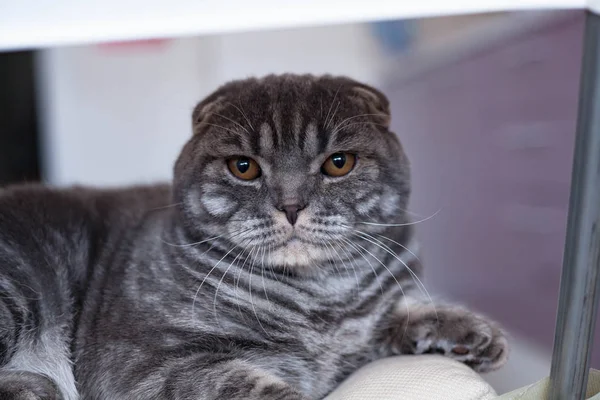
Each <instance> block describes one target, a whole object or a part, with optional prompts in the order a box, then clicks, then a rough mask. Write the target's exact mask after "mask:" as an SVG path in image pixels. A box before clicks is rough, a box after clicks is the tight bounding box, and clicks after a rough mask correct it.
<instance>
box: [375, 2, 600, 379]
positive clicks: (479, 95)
mask: <svg viewBox="0 0 600 400" xmlns="http://www.w3.org/2000/svg"><path fill="white" fill-rule="evenodd" d="M582 28H583V14H582V13H578V12H577V13H565V18H560V19H557V20H556V21H555V22H553V23H551V24H549V25H548V26H545V27H543V28H538V29H536V30H533V31H531V32H529V33H527V34H525V35H523V36H521V37H518V38H516V39H508V40H506V41H504V42H503V43H500V44H495V45H493V46H492V47H490V48H488V49H487V50H485V51H482V52H478V53H475V54H472V55H471V56H469V57H467V58H464V59H462V60H461V61H460V62H457V63H451V64H448V65H445V66H444V67H443V68H439V69H436V70H434V71H433V72H431V73H425V74H422V75H421V76H419V77H418V78H416V79H415V78H413V79H410V80H407V81H405V82H394V81H393V80H392V81H390V82H388V87H387V88H384V89H385V91H386V92H387V93H388V94H389V95H390V97H391V100H392V107H393V114H392V115H393V118H394V121H393V125H394V129H395V131H396V132H397V133H398V134H399V136H400V138H401V140H402V141H403V143H404V146H405V148H406V151H407V152H408V154H409V157H410V158H411V161H412V165H413V181H414V194H413V201H412V206H411V209H412V210H413V211H415V212H418V213H419V214H421V215H424V216H427V215H430V214H432V213H434V212H435V211H437V210H438V209H439V208H441V211H440V212H439V214H437V215H436V216H435V217H434V218H432V219H431V220H429V221H427V222H424V223H422V224H421V225H420V228H419V232H420V236H421V239H422V242H423V248H424V262H425V264H426V270H427V272H426V279H427V282H428V287H429V288H430V289H432V291H435V292H437V293H442V294H444V295H446V296H448V297H451V298H454V299H456V300H459V301H462V302H465V303H467V304H470V305H472V306H474V307H475V308H478V309H480V310H482V311H483V312H485V313H488V314H490V315H491V316H493V317H495V318H496V319H498V320H500V321H501V322H502V323H503V324H504V325H506V326H507V327H508V329H509V330H510V331H513V332H515V333H518V334H520V335H521V336H526V337H527V338H528V339H530V340H531V341H534V342H537V343H540V344H541V345H542V346H544V347H545V348H547V349H548V350H550V349H551V348H552V342H553V338H554V324H555V317H556V315H555V313H556V306H557V298H558V285H559V280H560V268H561V262H562V246H563V240H564V235H565V225H566V212H567V204H568V194H569V181H570V173H571V162H572V152H573V144H574V133H575V120H576V114H577V98H578V84H579V68H580V59H581V49H582ZM596 337H597V338H598V339H599V340H598V341H597V343H600V335H598V334H597V335H596ZM598 350H600V349H597V351H595V353H594V357H593V365H594V366H595V367H596V368H597V367H600V352H599V351H598Z"/></svg>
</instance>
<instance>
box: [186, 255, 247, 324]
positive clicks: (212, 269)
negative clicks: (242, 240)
mask: <svg viewBox="0 0 600 400" xmlns="http://www.w3.org/2000/svg"><path fill="white" fill-rule="evenodd" d="M237 247H239V246H238V245H235V246H234V247H232V248H231V250H229V251H228V252H227V253H225V255H224V256H223V257H221V259H220V260H219V261H217V263H216V264H215V265H214V266H213V267H212V268H211V269H210V271H208V274H206V275H205V276H204V279H202V282H201V283H200V286H198V289H197V290H196V293H195V294H194V300H193V301H192V315H194V307H195V305H196V298H197V297H198V293H200V289H202V285H204V282H206V279H207V278H208V277H209V276H210V274H212V272H213V271H214V270H215V269H216V268H217V266H218V265H219V264H220V263H221V261H223V260H224V259H225V257H227V256H228V255H229V254H230V253H231V252H232V251H233V250H235V249H236V248H237Z"/></svg>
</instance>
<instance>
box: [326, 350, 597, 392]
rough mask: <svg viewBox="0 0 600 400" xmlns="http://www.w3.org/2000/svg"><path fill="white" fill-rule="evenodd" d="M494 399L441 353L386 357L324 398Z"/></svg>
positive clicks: (474, 376)
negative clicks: (439, 354)
mask: <svg viewBox="0 0 600 400" xmlns="http://www.w3.org/2000/svg"><path fill="white" fill-rule="evenodd" d="M496 398H497V395H496V393H495V392H494V390H493V389H492V387H491V386H490V385H488V384H487V383H486V382H485V381H484V380H483V379H482V378H481V377H480V376H479V375H478V374H477V373H476V372H474V371H473V370H471V369H470V368H469V367H467V366H465V365H463V364H461V363H458V362H456V361H453V360H450V359H448V358H445V357H442V356H433V355H431V356H430V355H422V356H402V357H392V358H386V359H383V360H379V361H376V362H374V363H371V364H369V365H366V366H365V367H363V368H361V369H360V370H358V371H356V372H355V373H354V374H353V375H352V376H350V378H348V379H347V380H346V381H345V382H344V383H342V385H341V386H340V387H339V388H337V389H336V390H335V391H334V392H333V393H331V394H330V395H329V396H327V397H326V400H488V399H496ZM594 400H595V399H594Z"/></svg>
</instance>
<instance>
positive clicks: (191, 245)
mask: <svg viewBox="0 0 600 400" xmlns="http://www.w3.org/2000/svg"><path fill="white" fill-rule="evenodd" d="M225 235H226V234H225V233H224V234H222V235H219V236H213V237H210V238H208V239H204V240H201V241H199V242H194V243H186V244H175V243H169V242H167V241H166V240H164V239H162V238H161V239H160V240H161V242H163V243H164V244H166V245H168V246H173V247H193V246H197V245H199V244H202V243H206V242H209V241H211V240H215V239H219V238H221V237H223V236H225Z"/></svg>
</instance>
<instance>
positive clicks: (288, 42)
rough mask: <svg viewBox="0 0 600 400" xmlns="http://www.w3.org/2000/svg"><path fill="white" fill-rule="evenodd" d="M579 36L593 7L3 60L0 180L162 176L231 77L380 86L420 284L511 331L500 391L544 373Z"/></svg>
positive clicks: (597, 357)
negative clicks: (402, 177) (405, 178)
mask: <svg viewBox="0 0 600 400" xmlns="http://www.w3.org/2000/svg"><path fill="white" fill-rule="evenodd" d="M582 28H583V12H567V11H561V12H549V11H544V12H514V13H512V12H511V13H495V14H475V15H466V16H460V17H443V18H425V19H418V20H403V21H386V22H381V23H374V24H354V25H335V26H326V27H316V28H302V29H293V30H278V31H262V32H252V33H232V34H226V35H212V36H203V37H196V38H189V37H188V38H180V39H169V40H146V41H137V42H121V43H103V44H95V45H87V46H76V47H61V48H52V49H45V50H40V51H23V52H12V53H6V52H5V53H0V104H1V106H0V185H7V184H10V183H18V182H25V181H37V180H43V181H45V182H48V183H50V184H53V185H60V186H64V185H71V184H75V183H82V184H89V185H110V186H113V185H126V184H131V183H140V182H154V181H161V180H168V179H170V178H171V169H172V165H173V162H174V160H175V158H176V156H177V154H178V152H179V150H180V148H181V147H182V145H183V143H184V142H185V141H186V140H187V138H188V137H189V135H190V128H191V123H190V116H191V111H192V109H193V107H194V105H195V104H196V103H197V102H198V101H199V100H201V99H202V97H203V96H205V95H207V94H209V93H210V92H211V91H212V90H214V89H215V88H216V87H217V86H218V85H220V84H222V83H224V82H226V81H228V80H231V79H235V78H243V77H248V76H254V75H258V76H260V75H265V74H268V73H282V72H298V73H306V72H310V73H316V74H319V73H331V74H343V75H348V76H350V77H353V78H355V79H358V80H361V81H364V82H366V83H369V84H372V85H374V86H376V87H378V88H379V89H381V90H382V91H383V92H385V93H386V94H387V95H388V96H389V98H390V100H391V102H392V121H393V129H394V131H395V132H396V133H397V134H398V135H399V137H400V139H401V141H402V142H403V144H404V146H405V148H406V151H407V153H408V155H409V157H410V159H411V161H412V164H413V181H414V192H413V198H412V203H411V211H413V212H415V213H417V214H418V215H421V216H422V217H423V218H426V217H428V216H431V215H432V214H434V213H436V212H437V211H438V210H439V213H437V214H436V216H435V217H434V218H431V219H429V220H427V221H426V222H423V223H421V224H420V225H419V235H420V237H421V239H422V241H423V244H424V257H423V258H424V262H425V265H426V282H427V283H426V285H427V287H428V289H429V290H430V292H433V293H435V294H438V295H441V296H442V297H446V298H448V299H451V300H454V301H458V302H462V303H465V304H468V305H469V306H471V307H473V308H475V309H478V310H480V311H482V312H484V313H486V314H488V315H490V316H491V317H493V318H495V319H497V320H499V321H500V322H501V323H502V324H503V325H504V326H506V328H507V330H508V331H509V333H510V334H511V335H512V336H513V343H514V345H513V348H514V350H513V353H512V358H511V360H510V362H509V365H508V366H507V367H506V368H505V369H503V370H502V371H500V372H497V373H494V374H490V375H488V376H487V377H488V379H489V380H490V382H491V383H492V384H493V385H494V386H495V387H496V389H497V390H498V391H499V392H505V391H508V390H510V389H513V388H516V387H520V386H523V385H526V384H529V383H531V382H534V381H536V380H537V379H540V378H542V377H544V376H546V375H548V373H549V368H550V358H551V350H552V343H553V335H554V324H555V313H556V306H557V298H558V285H559V277H560V268H561V261H562V248H563V240H564V234H565V225H566V212H567V203H568V194H569V180H570V170H571V161H572V151H573V144H574V143H573V141H574V134H575V119H576V111H577V97H578V82H579V67H580V60H581V50H582ZM597 336H598V335H597ZM598 350H599V349H596V351H595V352H594V355H593V360H592V367H595V368H600V352H599V351H598Z"/></svg>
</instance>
